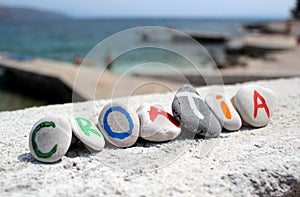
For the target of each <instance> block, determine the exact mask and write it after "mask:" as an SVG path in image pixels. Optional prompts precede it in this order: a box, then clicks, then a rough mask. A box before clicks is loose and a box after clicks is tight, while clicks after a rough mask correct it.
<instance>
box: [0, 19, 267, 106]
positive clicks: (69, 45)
mask: <svg viewBox="0 0 300 197" xmlns="http://www.w3.org/2000/svg"><path fill="white" fill-rule="evenodd" d="M268 20H270V19H268ZM262 21H266V20H265V19H158V18H156V19H84V20H83V19H72V20H62V21H0V51H6V52H9V53H13V54H19V55H21V56H26V57H42V58H49V59H54V60H60V61H68V62H71V61H72V60H73V57H74V55H75V54H78V55H79V56H80V57H82V58H83V57H85V56H86V55H87V54H88V53H89V51H90V50H91V49H93V47H95V46H96V45H97V44H98V43H99V42H101V41H102V40H104V39H105V38H107V37H109V36H111V35H113V34H115V33H118V32H120V31H123V30H126V29H129V28H135V27H141V26H162V27H172V28H175V29H178V30H181V31H186V30H192V31H206V32H218V33H226V34H229V35H241V34H243V33H244V32H243V30H242V28H241V26H242V25H244V24H248V23H253V22H262ZM124 39H126V38H124ZM146 52H147V51H146ZM143 53H145V51H144V52H142V53H140V54H143ZM148 54H149V53H145V55H148ZM125 59H126V58H125ZM127 59H128V58H127ZM128 61H132V59H129V60H128ZM129 66H130V65H129ZM117 70H119V71H122V69H117ZM1 72H2V71H1V70H0V75H1ZM0 79H1V76H0ZM1 86H2V84H1V83H0V99H1V100H2V104H1V105H0V110H7V109H9V110H10V109H17V108H23V107H29V106H32V105H41V104H45V103H47V102H45V101H40V100H34V99H32V98H30V97H27V96H25V97H24V96H22V95H19V94H18V93H17V92H11V91H10V90H9V88H8V89H7V87H6V88H5V90H3V87H1Z"/></svg>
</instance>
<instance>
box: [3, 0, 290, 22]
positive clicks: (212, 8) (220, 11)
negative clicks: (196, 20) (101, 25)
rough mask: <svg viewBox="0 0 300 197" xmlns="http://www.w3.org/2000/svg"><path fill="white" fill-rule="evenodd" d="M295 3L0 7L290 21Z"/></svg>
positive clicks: (32, 0) (194, 0)
mask: <svg viewBox="0 0 300 197" xmlns="http://www.w3.org/2000/svg"><path fill="white" fill-rule="evenodd" d="M294 4H295V0H276V1H274V0H0V5H8V6H18V7H24V6H25V7H30V8H38V9H43V10H50V11H56V12H59V13H65V14H67V15H70V16H73V17H78V18H89V17H276V18H287V17H289V15H290V14H289V13H290V12H289V11H290V9H291V8H292V7H293V5H294Z"/></svg>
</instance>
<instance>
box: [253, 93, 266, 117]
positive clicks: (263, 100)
mask: <svg viewBox="0 0 300 197" xmlns="http://www.w3.org/2000/svg"><path fill="white" fill-rule="evenodd" d="M258 99H259V100H260V101H261V104H258V102H257V100H258ZM253 100H254V118H256V116H257V111H258V108H264V109H265V111H266V113H267V116H268V118H270V112H269V108H268V106H267V103H266V101H265V99H264V97H262V96H261V95H260V94H259V93H258V92H257V91H256V90H254V95H253Z"/></svg>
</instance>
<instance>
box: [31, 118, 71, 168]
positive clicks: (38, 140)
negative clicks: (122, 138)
mask: <svg viewBox="0 0 300 197" xmlns="http://www.w3.org/2000/svg"><path fill="white" fill-rule="evenodd" d="M71 139H72V129H71V126H70V123H69V121H68V120H67V119H66V118H64V117H63V116H58V115H55V116H46V117H44V118H41V119H40V120H38V121H37V122H36V123H35V124H34V125H33V127H32V129H31V131H30V135H29V149H30V153H31V154H32V156H33V157H34V158H35V159H37V160H38V161H41V162H46V163H51V162H56V161H58V160H60V159H61V158H62V157H63V156H64V155H65V154H66V152H67V151H68V149H69V147H70V144H71Z"/></svg>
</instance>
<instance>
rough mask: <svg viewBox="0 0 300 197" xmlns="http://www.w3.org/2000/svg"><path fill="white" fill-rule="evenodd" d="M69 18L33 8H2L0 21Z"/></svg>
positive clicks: (0, 8)
mask: <svg viewBox="0 0 300 197" xmlns="http://www.w3.org/2000/svg"><path fill="white" fill-rule="evenodd" d="M62 19H70V18H69V17H68V16H66V15H63V14H58V13H54V12H48V11H40V10H35V9H31V8H17V7H4V6H0V20H28V21H30V20H62Z"/></svg>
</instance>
